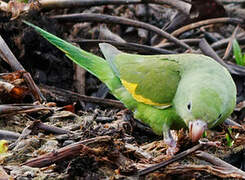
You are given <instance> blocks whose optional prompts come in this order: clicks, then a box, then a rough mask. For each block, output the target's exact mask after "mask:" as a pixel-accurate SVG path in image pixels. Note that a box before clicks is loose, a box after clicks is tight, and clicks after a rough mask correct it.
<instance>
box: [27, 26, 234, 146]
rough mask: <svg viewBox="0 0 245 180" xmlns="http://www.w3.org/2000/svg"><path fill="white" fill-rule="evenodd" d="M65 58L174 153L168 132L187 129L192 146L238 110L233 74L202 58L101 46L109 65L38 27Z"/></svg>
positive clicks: (36, 28)
mask: <svg viewBox="0 0 245 180" xmlns="http://www.w3.org/2000/svg"><path fill="white" fill-rule="evenodd" d="M25 23H26V24H28V25H30V26H32V27H33V28H35V30H36V31H38V32H39V33H40V34H41V35H42V36H43V37H44V38H46V39H47V40H48V41H49V42H51V43H52V44H53V45H55V46H56V47H58V48H59V49H60V50H62V51H63V52H64V53H65V54H66V56H67V57H69V58H70V59H71V60H72V61H74V62H75V63H77V64H78V65H80V66H82V67H83V68H85V69H86V70H87V71H89V72H90V73H92V74H93V75H95V76H97V77H98V78H99V79H100V80H101V81H102V82H104V83H105V84H106V85H107V87H108V88H109V89H110V91H111V93H112V94H113V95H114V96H115V97H116V98H117V99H119V100H120V101H121V102H122V103H123V104H124V105H125V106H126V107H127V108H128V109H130V110H131V111H132V112H133V113H134V117H135V118H136V119H139V120H141V121H143V122H144V123H146V124H148V125H149V126H150V127H151V128H152V130H153V131H154V132H155V133H156V134H158V135H161V134H163V137H164V141H165V143H167V144H168V145H169V146H170V147H176V142H175V140H174V139H173V138H172V135H171V133H170V129H180V128H185V127H186V128H189V135H190V137H191V139H192V141H193V142H195V141H198V140H199V139H200V137H201V136H202V134H203V132H204V131H205V129H207V128H212V127H214V126H216V125H218V124H220V123H222V122H223V121H224V120H225V119H226V118H227V117H228V116H229V115H230V114H231V113H232V111H233V109H234V107H235V104H236V86H235V83H234V81H233V80H232V77H231V75H230V74H229V72H228V71H227V70H226V69H225V68H224V67H223V66H221V65H220V64H219V63H217V62H216V61H215V60H213V59H212V58H210V57H207V56H204V55H201V54H175V55H172V54H171V55H136V54H128V53H124V52H122V51H120V50H118V49H117V48H115V47H113V46H112V45H110V44H107V43H101V44H99V46H100V49H101V51H102V53H103V55H104V57H105V59H106V60H104V59H103V58H101V57H99V56H96V55H93V54H91V53H88V52H86V51H84V50H82V49H80V48H78V47H75V46H73V45H72V44H70V43H68V42H66V41H64V40H62V39H60V38H58V37H56V36H54V35H52V34H50V33H48V32H46V31H44V30H42V29H41V28H39V27H37V26H34V25H32V24H30V23H28V22H25Z"/></svg>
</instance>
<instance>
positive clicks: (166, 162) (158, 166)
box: [138, 144, 203, 176]
mask: <svg viewBox="0 0 245 180" xmlns="http://www.w3.org/2000/svg"><path fill="white" fill-rule="evenodd" d="M202 147H203V144H198V145H196V146H194V147H192V148H190V149H187V150H186V151H183V152H181V153H179V154H177V155H175V156H174V157H172V158H171V159H169V160H166V161H164V162H161V163H158V164H156V165H153V166H151V167H148V168H145V169H143V170H140V171H139V172H138V176H143V175H146V174H148V173H151V172H153V171H156V170H158V169H160V168H163V167H164V166H167V165H168V164H171V163H173V162H175V161H177V160H179V159H181V158H183V157H185V156H187V155H189V154H191V153H193V152H195V151H196V150H198V149H200V148H202Z"/></svg>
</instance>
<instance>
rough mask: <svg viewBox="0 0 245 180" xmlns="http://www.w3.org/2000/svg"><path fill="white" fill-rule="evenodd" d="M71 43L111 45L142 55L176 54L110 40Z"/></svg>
mask: <svg viewBox="0 0 245 180" xmlns="http://www.w3.org/2000/svg"><path fill="white" fill-rule="evenodd" d="M72 42H75V43H79V44H80V43H81V45H83V44H86V46H87V45H88V44H90V43H91V44H98V43H109V44H112V45H114V46H116V47H118V48H120V49H123V50H130V51H136V52H138V53H144V54H175V53H176V52H174V51H170V50H165V49H162V48H154V47H151V46H147V45H142V44H137V43H121V42H116V41H110V40H93V39H92V40H90V39H75V40H72Z"/></svg>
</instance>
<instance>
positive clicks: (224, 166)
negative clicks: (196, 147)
mask: <svg viewBox="0 0 245 180" xmlns="http://www.w3.org/2000/svg"><path fill="white" fill-rule="evenodd" d="M195 155H196V156H197V157H199V158H201V159H204V160H205V161H208V162H210V163H212V164H213V165H215V166H216V167H218V169H219V170H221V171H222V172H224V171H225V172H226V173H227V175H228V177H233V178H242V179H245V172H244V171H242V170H240V169H238V168H237V167H235V166H232V165H231V164H229V163H227V162H225V161H223V160H221V159H219V158H217V157H215V156H213V155H211V154H209V153H206V152H204V151H197V152H196V154H195Z"/></svg>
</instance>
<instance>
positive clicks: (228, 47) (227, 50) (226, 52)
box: [223, 25, 239, 60]
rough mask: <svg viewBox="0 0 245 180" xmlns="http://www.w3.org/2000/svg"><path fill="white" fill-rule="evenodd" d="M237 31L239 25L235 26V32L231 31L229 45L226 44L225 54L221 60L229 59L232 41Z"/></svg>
mask: <svg viewBox="0 0 245 180" xmlns="http://www.w3.org/2000/svg"><path fill="white" fill-rule="evenodd" d="M238 29H239V25H237V26H236V28H235V30H234V31H233V33H232V35H231V37H230V40H229V43H228V45H227V48H226V50H225V54H224V56H223V60H226V59H227V58H228V57H229V55H230V53H231V48H232V43H233V41H234V39H235V37H236V34H237V31H238Z"/></svg>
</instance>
